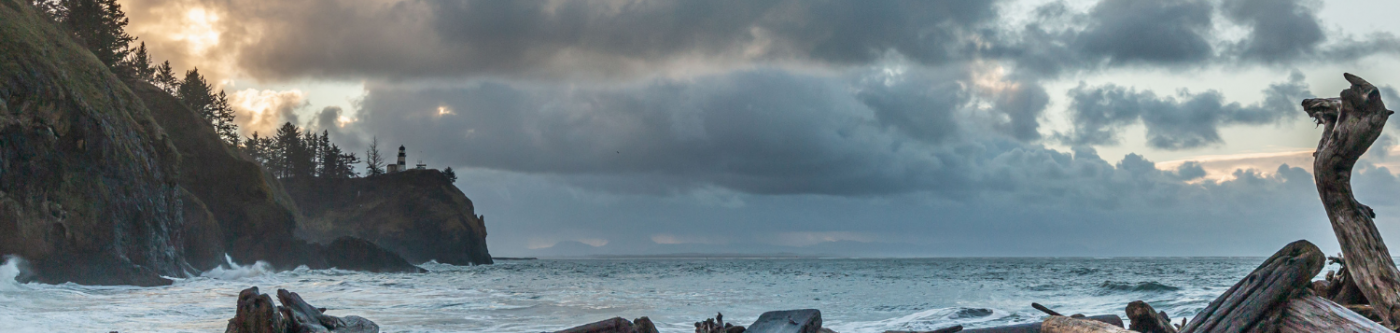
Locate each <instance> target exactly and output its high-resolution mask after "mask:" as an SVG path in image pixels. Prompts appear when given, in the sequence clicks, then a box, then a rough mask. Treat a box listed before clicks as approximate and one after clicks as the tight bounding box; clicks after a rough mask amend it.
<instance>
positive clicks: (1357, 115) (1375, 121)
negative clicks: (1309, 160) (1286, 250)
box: [1303, 74, 1400, 328]
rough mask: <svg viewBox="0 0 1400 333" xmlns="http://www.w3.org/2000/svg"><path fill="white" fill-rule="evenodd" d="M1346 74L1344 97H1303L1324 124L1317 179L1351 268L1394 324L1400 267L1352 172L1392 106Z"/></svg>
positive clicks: (1398, 313) (1398, 314)
mask: <svg viewBox="0 0 1400 333" xmlns="http://www.w3.org/2000/svg"><path fill="white" fill-rule="evenodd" d="M1343 76H1344V77H1345V78H1346V80H1347V81H1348V82H1351V87H1350V88H1347V89H1346V90H1342V93H1341V97H1338V98H1314V99H1308V100H1304V101H1303V110H1304V111H1305V112H1307V113H1308V115H1309V116H1311V117H1312V118H1313V120H1315V121H1317V123H1318V124H1319V125H1322V126H1323V131H1322V139H1321V140H1320V141H1319V142H1318V143H1317V152H1315V153H1313V157H1314V160H1313V179H1314V181H1315V183H1316V185H1317V193H1318V196H1320V197H1321V198H1322V206H1323V207H1324V208H1326V209H1327V218H1328V219H1329V220H1331V221H1332V232H1334V233H1336V234H1337V242H1338V243H1341V246H1342V253H1343V256H1344V257H1345V258H1346V266H1347V272H1349V273H1350V274H1351V276H1350V277H1351V278H1352V279H1353V280H1354V281H1355V283H1356V286H1357V287H1358V288H1359V289H1361V293H1362V294H1364V295H1365V296H1366V300H1367V301H1368V302H1369V303H1370V305H1371V307H1372V308H1373V309H1375V310H1376V312H1377V314H1378V315H1379V316H1380V317H1381V323H1382V324H1384V325H1385V326H1387V327H1392V328H1393V327H1396V324H1397V323H1400V272H1397V270H1396V268H1395V261H1394V259H1392V258H1391V257H1390V250H1389V249H1387V248H1386V246H1385V242H1384V241H1383V240H1381V234H1380V232H1379V231H1377V230H1376V223H1375V222H1374V221H1372V219H1373V218H1375V217H1376V213H1375V211H1373V210H1371V207H1367V206H1366V205H1363V204H1361V203H1360V202H1357V201H1356V197H1355V196H1353V195H1352V189H1351V172H1352V167H1354V166H1355V165H1356V161H1357V159H1359V158H1361V154H1363V153H1365V152H1366V150H1367V149H1369V148H1370V147H1371V144H1372V143H1374V142H1375V141H1376V138H1378V137H1380V135H1381V130H1382V129H1383V128H1384V127H1385V122H1386V120H1387V119H1389V118H1390V115H1391V114H1392V113H1394V112H1393V111H1390V110H1386V108H1385V103H1383V102H1381V94H1380V90H1378V89H1376V87H1375V86H1373V85H1371V83H1369V82H1366V80H1364V79H1362V78H1360V77H1357V76H1356V75H1351V74H1344V75H1343Z"/></svg>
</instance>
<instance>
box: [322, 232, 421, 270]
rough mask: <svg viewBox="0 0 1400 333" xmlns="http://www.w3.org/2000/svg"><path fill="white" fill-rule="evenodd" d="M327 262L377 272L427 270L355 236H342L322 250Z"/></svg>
mask: <svg viewBox="0 0 1400 333" xmlns="http://www.w3.org/2000/svg"><path fill="white" fill-rule="evenodd" d="M322 253H323V254H324V255H325V258H326V264H328V265H330V266H331V267H335V268H339V269H348V270H355V271H367V272H376V273H422V272H427V270H425V269H422V268H419V267H418V266H414V265H413V264H410V263H408V261H405V260H404V259H403V258H401V257H399V256H398V255H396V254H394V253H392V252H389V251H387V250H384V249H382V248H380V247H378V246H375V245H374V243H370V242H369V241H367V240H363V239H359V238H355V237H341V238H337V239H336V240H335V241H333V242H331V243H330V244H329V245H326V247H325V249H324V250H322Z"/></svg>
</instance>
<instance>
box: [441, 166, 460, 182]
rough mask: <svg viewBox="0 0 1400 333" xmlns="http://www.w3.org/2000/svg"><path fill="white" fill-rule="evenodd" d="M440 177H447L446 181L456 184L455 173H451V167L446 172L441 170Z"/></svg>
mask: <svg viewBox="0 0 1400 333" xmlns="http://www.w3.org/2000/svg"><path fill="white" fill-rule="evenodd" d="M442 175H443V176H447V180H451V181H452V182H453V183H456V182H457V173H456V172H452V167H447V169H446V170H442Z"/></svg>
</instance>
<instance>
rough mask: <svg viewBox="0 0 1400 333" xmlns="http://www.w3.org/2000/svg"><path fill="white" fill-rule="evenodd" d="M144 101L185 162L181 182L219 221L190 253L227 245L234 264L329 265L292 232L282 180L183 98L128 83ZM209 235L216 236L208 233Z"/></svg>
mask: <svg viewBox="0 0 1400 333" xmlns="http://www.w3.org/2000/svg"><path fill="white" fill-rule="evenodd" d="M128 84H129V85H130V86H131V87H132V90H134V91H135V92H136V94H137V95H138V96H140V97H141V99H143V100H145V102H146V106H147V107H148V108H149V109H150V111H151V114H152V115H153V116H154V118H155V120H156V122H158V123H159V124H160V125H161V126H162V127H164V128H166V131H167V132H168V133H169V135H170V139H171V141H172V142H174V145H175V147H176V148H177V149H178V150H179V152H180V156H182V157H183V160H182V161H181V163H180V177H179V183H180V185H181V186H183V187H184V188H185V189H188V190H189V192H190V193H191V194H193V195H194V196H195V197H196V198H198V199H199V201H201V202H202V204H203V205H204V206H205V207H207V209H208V212H209V213H210V214H211V215H212V217H213V220H214V221H216V223H217V225H218V230H217V233H218V235H217V236H219V237H221V238H222V239H220V240H218V242H212V241H211V242H199V243H192V244H190V246H191V247H190V248H187V249H186V251H187V252H194V253H209V252H212V250H210V249H205V248H200V247H214V248H223V249H224V251H226V252H227V253H228V254H229V256H230V257H232V258H233V260H234V261H235V262H238V263H241V264H251V263H253V262H255V261H258V260H264V261H267V262H268V263H269V264H272V266H273V267H277V268H279V269H291V268H295V267H296V266H298V265H307V266H310V267H313V268H314V267H322V266H325V261H324V260H323V259H321V258H318V257H317V256H316V255H315V254H314V252H315V249H314V248H312V247H311V246H310V245H309V244H307V242H306V241H304V240H301V239H298V238H296V237H295V236H294V234H293V233H294V230H296V226H297V222H296V218H297V208H296V204H295V203H294V202H293V201H292V199H291V197H289V196H288V195H287V193H286V192H285V191H284V190H283V189H282V186H281V184H280V183H278V181H277V180H276V179H274V178H272V177H270V176H268V175H267V174H266V173H264V172H263V169H262V167H260V166H258V164H257V163H256V162H253V161H250V160H248V159H245V158H243V156H242V154H240V153H239V152H238V151H236V150H234V148H232V147H229V146H228V145H227V144H224V142H223V141H222V140H220V139H219V135H218V134H216V133H215V132H214V126H213V125H210V124H209V122H208V121H205V120H204V118H202V117H200V116H199V115H198V114H196V113H195V112H194V111H192V110H190V109H189V108H188V107H186V106H185V105H184V104H183V103H181V102H180V100H179V99H176V98H175V97H174V96H171V95H170V94H168V93H166V92H165V91H162V90H160V88H156V87H155V86H153V85H151V84H149V83H145V82H128ZM208 235H209V236H211V237H212V236H215V235H212V234H208ZM222 262H223V256H222V254H220V255H219V256H216V257H214V258H208V257H205V256H203V255H191V256H190V263H191V264H193V265H194V266H195V267H196V268H199V269H200V270H208V269H210V268H213V267H215V266H217V265H219V264H220V263H222Z"/></svg>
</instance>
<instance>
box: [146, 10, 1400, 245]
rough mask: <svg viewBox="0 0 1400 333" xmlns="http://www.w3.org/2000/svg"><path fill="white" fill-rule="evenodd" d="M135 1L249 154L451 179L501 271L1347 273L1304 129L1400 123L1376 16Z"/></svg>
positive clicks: (1383, 147) (1382, 21)
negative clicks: (326, 135) (280, 131)
mask: <svg viewBox="0 0 1400 333" xmlns="http://www.w3.org/2000/svg"><path fill="white" fill-rule="evenodd" d="M120 3H122V4H123V6H124V7H125V9H126V10H127V13H128V16H129V17H130V18H131V25H130V27H129V28H128V29H129V31H130V32H132V33H133V34H135V35H137V36H139V37H140V38H141V40H142V41H145V42H146V43H147V45H148V47H150V48H151V49H152V53H153V55H154V56H155V58H157V60H166V59H168V60H169V61H170V62H171V63H172V65H174V66H175V67H176V68H177V69H180V70H182V71H183V70H186V69H189V68H192V67H198V68H199V69H200V71H201V72H202V73H205V74H206V75H207V76H209V77H211V78H212V79H213V81H215V82H218V83H219V85H220V86H221V88H222V89H224V90H226V91H228V92H229V94H230V95H231V96H232V99H233V101H234V103H235V104H236V107H237V108H238V110H239V117H238V120H237V121H238V122H239V123H240V125H242V130H243V131H244V132H245V133H244V134H251V133H252V132H254V131H258V132H260V133H263V134H266V133H268V132H270V131H272V128H273V127H275V126H276V125H277V124H280V123H282V122H286V121H292V122H295V123H297V124H300V125H302V126H306V127H308V128H313V129H316V130H318V131H319V130H323V129H324V130H328V131H330V132H332V135H331V136H332V139H333V141H335V142H337V143H338V144H339V145H341V146H342V147H348V148H350V149H351V150H354V151H363V150H364V149H365V148H366V147H367V146H368V143H369V141H370V140H371V138H374V137H377V138H378V140H379V142H380V143H381V145H382V146H383V148H386V149H385V150H388V149H387V148H389V147H397V146H398V145H405V146H407V147H408V150H409V159H410V160H418V159H421V160H422V161H423V162H425V163H427V164H428V165H429V167H434V168H442V167H449V166H450V167H452V168H453V169H454V170H456V171H457V174H458V175H459V176H460V178H461V179H460V180H459V181H458V182H457V186H458V187H460V188H461V189H462V191H463V192H465V193H466V194H467V195H468V196H469V197H471V198H472V199H473V200H474V201H475V203H476V207H477V212H478V213H480V214H484V215H485V216H486V222H487V228H488V230H489V231H490V236H489V237H488V241H489V245H490V248H491V250H492V252H493V254H495V255H498V256H563V255H593V254H666V253H693V252H703V253H799V254H823V255H840V256H867V257H868V256H901V257H902V256H1058V255H1070V256H1105V257H1106V256H1143V255H1151V256H1157V255H1172V256H1175V255H1267V254H1269V253H1272V252H1273V251H1275V250H1277V249H1278V248H1280V247H1281V246H1283V245H1284V244H1286V243H1287V242H1289V241H1293V240H1297V239H1308V240H1311V241H1313V242H1314V243H1317V244H1319V245H1320V246H1322V248H1323V249H1324V250H1325V251H1327V252H1329V253H1335V252H1339V251H1338V247H1337V245H1336V241H1335V238H1334V236H1333V234H1332V232H1331V230H1330V226H1329V224H1328V222H1327V219H1326V215H1325V213H1324V211H1323V209H1322V206H1321V204H1320V202H1319V200H1318V198H1317V194H1316V191H1315V188H1314V187H1313V184H1312V177H1311V175H1310V173H1311V162H1312V159H1311V151H1312V149H1313V147H1316V144H1317V139H1318V136H1319V134H1320V132H1321V131H1320V130H1319V129H1317V128H1316V127H1315V126H1314V125H1313V123H1312V122H1311V121H1310V120H1309V119H1307V117H1306V116H1305V115H1304V114H1303V112H1302V110H1301V108H1300V107H1299V102H1301V101H1302V99H1304V98H1310V97H1316V96H1323V97H1332V96H1336V95H1337V94H1338V91H1340V90H1341V89H1344V88H1346V87H1347V84H1346V82H1345V80H1343V79H1342V76H1341V74H1342V73H1343V72H1351V73H1355V74H1357V75H1360V76H1362V77H1364V78H1366V79H1368V80H1370V81H1371V82H1373V83H1376V84H1377V85H1380V86H1383V89H1384V90H1385V95H1384V98H1385V99H1386V100H1389V101H1397V100H1398V99H1397V98H1400V95H1397V94H1396V93H1395V89H1394V87H1395V86H1392V85H1396V86H1400V37H1397V36H1396V34H1397V33H1400V21H1396V20H1394V19H1393V18H1392V17H1389V15H1388V14H1389V13H1395V12H1400V2H1395V1H1382V0H1376V1H1361V0H1357V1H1335V2H1328V3H1322V2H1320V1H1306V0H1221V1H1192V0H1161V1H1137V0H1100V1H1042V0H1021V1H907V2H898V1H875V2H867V1H810V0H795V1H752V0H743V1H708V0H707V1H445V0H444V1H435V0H403V1H399V0H358V1H351V0H302V1H261V0H177V1H160V0H122V1H120ZM1393 103H1400V102H1393ZM1392 125H1394V124H1392ZM1394 127H1395V126H1391V128H1392V129H1393V128H1394ZM1387 133H1388V134H1387V135H1386V136H1385V137H1383V138H1382V139H1381V141H1380V142H1378V144H1377V147H1376V148H1373V149H1372V151H1371V152H1370V153H1368V156H1366V157H1365V158H1364V160H1363V163H1361V164H1360V165H1359V166H1358V169H1359V172H1358V173H1357V175H1356V179H1355V181H1356V183H1357V184H1356V187H1357V191H1358V197H1359V199H1360V200H1361V201H1362V202H1364V203H1366V204H1369V205H1371V206H1372V207H1374V208H1376V211H1377V214H1378V215H1379V216H1378V218H1377V223H1378V224H1379V226H1380V228H1381V231H1382V234H1384V236H1385V237H1386V238H1389V239H1391V240H1400V181H1397V179H1396V176H1395V173H1394V172H1392V171H1391V170H1392V169H1396V168H1397V167H1400V157H1392V156H1391V155H1395V154H1396V153H1400V148H1396V147H1395V143H1396V137H1400V132H1392V131H1389V130H1388V132H1387ZM410 163H411V162H410ZM1397 171H1400V170H1397Z"/></svg>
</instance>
